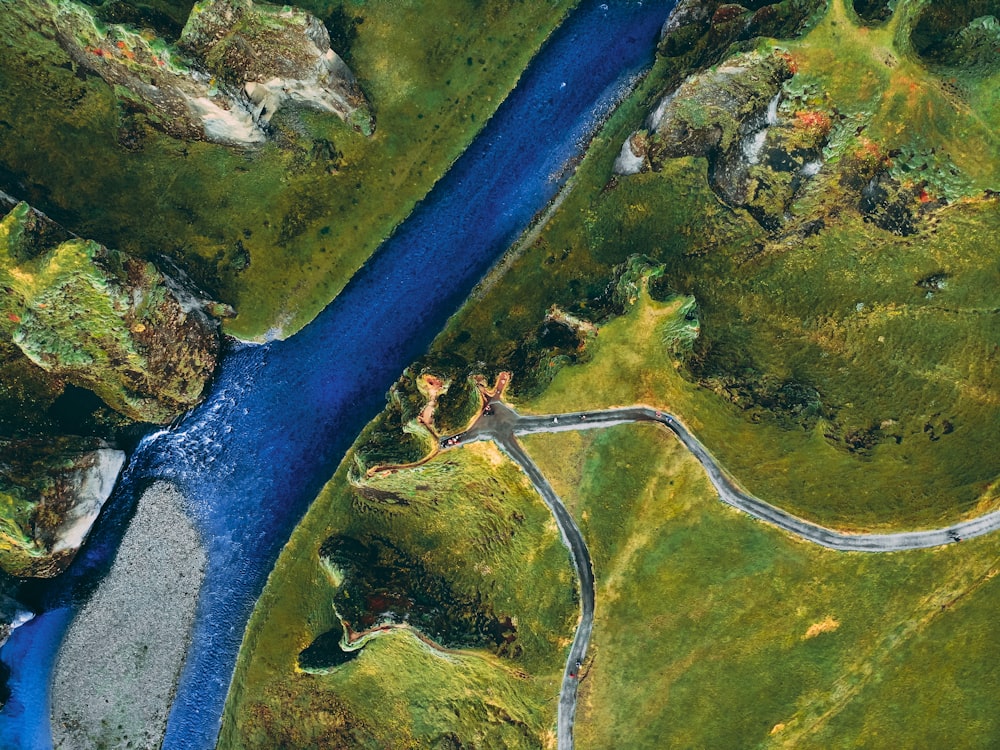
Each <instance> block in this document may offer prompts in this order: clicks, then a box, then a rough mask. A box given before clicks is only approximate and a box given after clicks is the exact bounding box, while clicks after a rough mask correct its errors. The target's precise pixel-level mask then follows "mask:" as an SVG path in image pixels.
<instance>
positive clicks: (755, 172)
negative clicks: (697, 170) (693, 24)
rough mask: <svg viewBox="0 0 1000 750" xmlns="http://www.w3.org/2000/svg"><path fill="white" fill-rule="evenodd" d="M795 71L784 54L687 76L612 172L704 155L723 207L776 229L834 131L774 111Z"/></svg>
mask: <svg viewBox="0 0 1000 750" xmlns="http://www.w3.org/2000/svg"><path fill="white" fill-rule="evenodd" d="M793 73H794V70H793V66H792V63H791V61H790V59H789V58H788V57H787V56H786V55H784V54H780V53H775V54H760V53H757V52H753V53H748V54H743V55H737V56H736V57H733V58H730V59H728V60H726V61H725V62H724V63H723V64H722V65H719V66H718V67H715V68H712V69H710V70H708V71H704V72H702V73H698V74H696V75H692V76H690V77H688V78H687V79H686V80H685V81H684V82H683V83H682V84H681V86H680V87H679V88H678V89H677V90H676V91H673V92H671V93H669V94H667V95H666V96H664V97H663V98H662V99H661V101H660V102H659V104H658V105H657V107H656V109H655V110H654V111H653V112H652V113H651V114H650V116H649V118H648V119H647V122H646V129H644V130H640V131H638V132H636V133H633V134H632V136H630V137H629V139H628V140H627V141H626V142H625V143H624V144H623V146H622V152H621V154H620V155H619V158H618V160H617V162H616V164H615V169H616V171H617V172H618V173H619V174H634V173H636V172H639V171H641V170H643V169H652V170H654V171H657V170H659V169H661V168H662V166H663V163H664V161H665V160H667V159H675V158H680V157H685V156H701V157H705V158H706V159H707V160H708V167H709V175H708V176H709V182H710V184H711V186H712V189H713V190H714V191H715V193H716V194H717V195H718V196H719V197H720V198H721V199H722V200H723V201H725V202H726V203H727V204H729V205H730V206H733V207H743V208H746V209H747V210H748V211H749V212H750V213H751V214H752V215H753V216H754V218H756V219H757V221H758V222H760V224H761V225H762V226H764V227H765V228H767V229H775V228H777V227H778V226H779V225H780V224H781V221H782V217H783V216H784V213H785V210H786V209H787V207H788V205H789V204H790V203H791V200H792V198H793V197H794V196H795V194H796V193H797V191H798V189H799V187H800V186H801V185H802V183H803V182H804V181H805V180H808V179H809V178H810V177H812V176H813V175H815V174H816V172H817V171H818V169H819V167H820V165H821V163H822V162H821V158H822V149H823V146H824V145H825V143H826V138H827V136H828V134H829V131H830V126H831V122H830V119H829V117H828V116H826V115H825V114H823V113H818V112H807V111H798V112H794V113H789V112H783V111H781V110H780V109H779V104H780V101H781V96H782V84H783V83H784V82H785V81H786V80H788V79H789V78H791V77H792V75H793Z"/></svg>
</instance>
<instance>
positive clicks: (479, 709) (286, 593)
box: [220, 444, 576, 748]
mask: <svg viewBox="0 0 1000 750" xmlns="http://www.w3.org/2000/svg"><path fill="white" fill-rule="evenodd" d="M350 463H351V459H350V455H349V456H348V458H347V459H346V460H345V462H344V464H342V466H341V468H340V469H339V470H338V472H337V474H336V475H335V477H334V478H333V480H331V482H330V484H329V485H328V486H327V488H326V489H325V490H324V492H323V494H322V495H321V496H320V497H319V498H318V499H317V501H316V502H315V503H314V504H313V506H312V507H311V509H310V511H309V513H308V514H307V516H306V518H305V519H304V520H303V522H302V524H300V526H299V527H298V528H297V529H296V531H295V533H294V535H293V537H292V539H291V540H290V542H289V544H288V545H287V546H286V548H285V549H284V551H283V552H282V555H281V557H280V558H279V561H278V564H277V566H276V567H275V570H274V572H273V573H272V575H271V578H270V580H269V582H268V585H267V588H266V589H265V591H264V593H263V595H262V597H261V600H260V602H259V603H258V606H257V609H256V611H255V613H254V616H253V618H252V619H251V622H250V625H249V626H248V630H247V635H246V637H245V640H244V646H243V649H242V651H241V657H240V661H239V663H238V666H237V673H236V677H235V678H234V680H233V690H232V692H231V694H230V697H229V702H228V705H227V710H226V718H225V721H224V726H223V733H222V739H221V740H220V747H222V748H251V747H261V748H263V747H275V746H276V745H277V746H280V744H281V743H282V742H287V743H291V744H293V745H295V743H296V742H305V743H306V745H309V743H310V742H313V741H315V742H330V743H333V744H330V745H329V746H331V747H333V746H336V744H335V742H334V740H332V739H329V738H335V737H341V736H342V735H341V734H340V733H341V732H348V731H351V732H355V733H356V736H357V737H358V738H359V739H357V740H356V742H357V745H356V746H360V747H369V746H371V747H383V746H391V747H400V748H409V747H413V748H417V747H433V746H435V743H436V742H444V739H442V738H445V737H453V738H454V740H455V741H457V742H459V743H460V744H462V745H466V744H472V745H475V746H478V747H497V748H500V747H538V746H540V745H543V744H545V743H546V742H547V740H546V737H547V736H548V735H549V733H550V731H551V727H552V725H553V724H554V721H555V700H556V696H557V693H558V684H559V675H560V674H561V669H562V659H563V658H564V657H563V653H564V649H565V648H566V647H567V646H568V645H569V642H570V639H571V637H572V632H573V625H574V622H575V618H576V607H575V604H574V596H573V592H574V587H575V582H574V579H573V573H572V568H571V566H570V561H569V556H568V553H567V551H566V549H565V548H564V547H563V546H562V544H561V542H560V540H559V534H558V531H557V530H556V527H555V525H554V523H553V522H552V520H551V518H550V516H549V514H548V511H547V509H546V508H545V506H544V505H543V504H542V503H541V501H540V500H539V499H538V498H537V496H535V494H534V492H533V490H532V489H531V487H530V485H529V484H528V483H527V480H526V479H525V477H524V476H523V475H522V474H521V472H520V471H519V470H518V469H517V467H516V466H514V465H513V464H512V463H510V462H509V461H508V460H507V459H505V458H503V457H502V455H501V454H500V453H499V451H498V450H497V449H496V448H495V447H494V446H492V445H487V444H476V445H470V446H467V447H466V448H464V449H463V450H461V451H451V452H448V453H446V454H442V455H440V456H438V457H437V458H435V459H433V460H432V461H430V462H429V463H427V464H424V465H423V466H420V467H416V468H414V469H407V470H401V471H395V472H384V473H382V474H380V475H377V476H375V477H373V478H372V479H371V480H370V481H367V482H365V483H364V484H363V485H362V486H360V487H355V486H352V485H351V484H350V482H349V481H348V478H347V477H348V468H349V466H350ZM334 534H341V535H347V536H349V537H352V538H355V539H384V540H387V541H388V540H391V544H392V545H393V547H394V548H395V549H397V550H399V551H400V552H401V553H405V555H408V556H410V557H411V558H413V559H415V560H419V564H420V566H421V567H422V568H423V569H424V570H425V571H426V572H427V573H428V575H433V576H439V577H441V578H442V579H443V580H446V581H447V582H448V585H449V586H450V587H451V590H452V591H454V592H455V593H456V595H460V596H461V597H462V598H463V599H467V600H477V601H479V602H481V606H482V607H485V608H486V609H488V610H489V611H490V612H492V613H494V615H495V616H497V617H498V618H509V619H510V621H511V624H512V627H513V631H514V638H513V640H512V641H511V642H509V643H504V644H503V645H502V647H501V648H498V649H496V650H484V649H475V650H473V649H466V650H460V651H448V652H445V651H442V650H441V649H440V648H439V647H437V646H433V645H427V644H424V643H422V642H421V641H420V640H419V639H418V635H420V634H419V633H418V632H417V631H410V632H406V631H399V630H393V631H389V632H387V633H385V634H382V635H379V636H378V637H375V638H373V639H371V640H370V641H369V642H368V643H367V645H365V647H364V649H363V650H362V652H361V654H360V655H359V656H358V657H357V658H355V659H353V660H351V661H349V662H347V663H345V664H343V665H341V666H339V667H335V668H333V669H329V670H323V673H322V674H319V673H316V670H311V672H310V673H306V672H303V671H301V670H300V669H299V667H298V665H297V660H298V657H299V654H300V653H301V652H302V651H303V650H305V649H306V648H307V647H309V646H310V644H311V643H313V642H314V641H315V640H316V638H317V637H319V636H321V635H322V634H323V633H326V632H328V631H330V630H332V629H335V628H336V627H337V626H338V623H337V621H336V615H335V612H334V607H333V604H334V599H335V595H336V591H337V589H336V586H339V585H343V584H344V580H345V579H344V576H341V575H338V576H336V577H332V576H330V575H329V572H328V568H327V566H325V565H324V564H323V563H322V562H321V559H320V548H321V546H322V544H323V542H324V541H325V540H326V539H328V538H330V537H331V536H332V535H334ZM529 571H530V573H529ZM428 675H433V678H429V677H428ZM387 707H391V709H387ZM359 727H360V728H363V729H360V728H359ZM343 736H347V735H343ZM350 736H355V735H350ZM320 737H326V738H328V739H325V740H322V741H321V740H319V739H318V738H320ZM297 746H305V745H297ZM317 746H324V745H322V744H320V745H317ZM445 746H447V745H445Z"/></svg>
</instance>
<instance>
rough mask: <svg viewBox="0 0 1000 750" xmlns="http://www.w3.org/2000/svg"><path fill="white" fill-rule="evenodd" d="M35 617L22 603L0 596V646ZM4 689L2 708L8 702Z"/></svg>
mask: <svg viewBox="0 0 1000 750" xmlns="http://www.w3.org/2000/svg"><path fill="white" fill-rule="evenodd" d="M34 617H35V615H34V614H33V613H31V612H29V611H28V610H26V609H25V608H24V605H23V604H21V602H19V601H17V599H14V598H13V597H10V596H7V595H6V594H0V646H3V644H5V643H6V642H7V639H8V638H10V634H11V633H13V632H14V631H15V630H17V629H18V628H19V627H21V626H22V625H24V624H25V623H26V622H30V621H31V620H32V619H34ZM2 695H3V688H2V687H0V706H2V705H3V704H4V703H5V702H6V701H5V700H4V699H3V697H2Z"/></svg>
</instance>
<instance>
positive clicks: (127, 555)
mask: <svg viewBox="0 0 1000 750" xmlns="http://www.w3.org/2000/svg"><path fill="white" fill-rule="evenodd" d="M183 504H184V498H183V497H182V496H181V495H180V493H178V492H177V491H176V490H175V489H174V488H173V487H171V486H170V485H168V484H164V483H157V484H155V485H153V486H151V487H150V488H149V489H148V490H146V492H145V493H144V494H143V495H142V497H141V498H140V499H139V504H138V507H137V509H136V512H135V516H134V517H133V519H132V522H131V524H130V525H129V528H128V530H127V531H126V532H125V535H124V537H123V538H122V542H121V547H120V548H119V550H118V557H117V559H116V560H115V564H114V566H113V567H112V568H111V572H110V573H108V575H107V577H105V578H104V580H103V581H101V583H100V585H99V586H98V588H97V590H96V591H95V593H94V595H93V596H92V597H91V599H90V601H88V602H87V603H86V604H85V605H84V606H83V608H82V609H81V610H80V612H79V614H78V615H77V616H76V619H75V620H74V621H73V624H72V625H71V626H70V629H69V632H68V633H67V634H66V639H65V640H64V641H63V644H62V647H61V649H60V651H59V658H58V661H57V663H56V668H55V672H54V676H53V686H52V737H53V741H54V745H55V748H56V749H57V750H77V749H79V750H93V749H94V748H107V749H108V750H117V749H118V748H121V749H122V750H125V749H126V748H129V749H130V750H146V749H147V748H148V749H149V750H155V749H156V748H159V747H160V743H161V742H162V740H163V733H164V731H165V728H166V723H167V716H168V714H169V711H170V706H171V704H172V702H173V696H174V690H175V687H176V684H177V678H178V676H179V675H180V670H181V667H182V665H183V663H184V656H185V654H186V653H187V649H188V644H189V640H190V633H191V626H192V624H193V622H194V615H195V606H196V604H197V600H198V591H199V590H200V588H201V582H202V579H203V577H204V572H205V553H204V550H203V549H202V547H201V542H200V540H199V538H198V534H197V532H196V531H195V529H194V527H193V526H192V525H191V522H190V521H189V520H188V518H187V516H186V515H185V513H184V511H183Z"/></svg>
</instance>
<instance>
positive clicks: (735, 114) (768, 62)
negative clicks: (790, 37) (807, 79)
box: [648, 53, 792, 164]
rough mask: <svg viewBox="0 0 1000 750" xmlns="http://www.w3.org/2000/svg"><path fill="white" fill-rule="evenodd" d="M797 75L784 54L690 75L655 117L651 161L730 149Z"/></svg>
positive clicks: (750, 57)
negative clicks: (789, 79)
mask: <svg viewBox="0 0 1000 750" xmlns="http://www.w3.org/2000/svg"><path fill="white" fill-rule="evenodd" d="M791 76H792V69H791V65H790V64H789V61H788V59H787V58H786V57H785V56H784V55H780V54H771V55H762V54H759V53H751V54H746V55H739V56H737V57H734V58H730V59H729V60H727V61H726V62H725V63H724V64H723V65H720V66H718V67H716V68H713V69H711V70H708V71H705V72H704V73H699V74H697V75H694V76H691V77H689V78H688V79H687V80H686V81H684V83H683V84H681V87H680V88H679V89H678V90H677V91H676V92H674V93H673V94H671V95H670V97H669V99H668V100H666V101H665V102H663V103H662V104H661V106H659V107H657V109H656V110H655V111H654V112H653V114H652V116H651V117H650V120H649V123H648V125H649V130H650V132H651V133H652V138H651V139H650V145H649V151H648V157H649V159H650V160H651V161H652V162H653V163H654V164H655V162H656V160H659V159H664V158H675V157H678V156H709V155H711V154H712V153H713V152H724V151H728V150H729V149H731V148H732V147H733V146H735V145H737V143H738V141H739V138H740V136H741V135H744V134H745V133H746V132H748V131H749V130H751V129H753V127H754V124H755V123H754V122H753V121H754V120H755V119H757V120H759V119H760V118H761V117H762V116H763V115H764V113H765V112H766V111H767V108H768V104H769V103H770V102H771V100H772V99H773V98H774V97H775V95H776V94H777V93H778V91H779V90H780V88H781V84H782V82H783V81H785V80H787V79H788V78H791Z"/></svg>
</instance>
